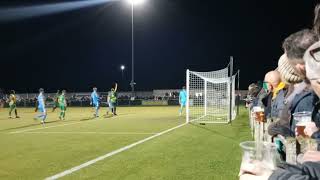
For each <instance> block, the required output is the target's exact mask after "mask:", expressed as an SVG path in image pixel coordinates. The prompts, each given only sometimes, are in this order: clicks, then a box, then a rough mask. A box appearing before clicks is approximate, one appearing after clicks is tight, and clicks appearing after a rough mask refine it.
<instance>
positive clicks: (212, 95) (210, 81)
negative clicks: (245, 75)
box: [187, 68, 236, 123]
mask: <svg viewBox="0 0 320 180" xmlns="http://www.w3.org/2000/svg"><path fill="white" fill-rule="evenodd" d="M230 83H232V87H231V86H230V85H231V84H230ZM230 88H232V89H231V91H232V107H231V108H232V113H231V118H230V103H231V100H230ZM234 91H235V76H233V78H232V80H231V78H230V77H228V68H225V69H222V70H219V71H211V72H195V71H187V94H188V101H187V102H188V103H187V122H189V121H199V122H207V123H228V122H229V121H230V119H235V116H236V113H235V97H234Z"/></svg>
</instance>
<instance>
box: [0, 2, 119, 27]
mask: <svg viewBox="0 0 320 180" xmlns="http://www.w3.org/2000/svg"><path fill="white" fill-rule="evenodd" d="M114 1H118V0H77V1H71V2H59V3H48V4H41V5H31V6H21V7H12V8H2V7H0V22H1V21H15V20H21V19H28V18H33V17H39V16H45V15H51V14H58V13H63V12H67V11H72V10H77V9H81V8H86V7H91V6H97V5H101V4H106V3H110V2H114Z"/></svg>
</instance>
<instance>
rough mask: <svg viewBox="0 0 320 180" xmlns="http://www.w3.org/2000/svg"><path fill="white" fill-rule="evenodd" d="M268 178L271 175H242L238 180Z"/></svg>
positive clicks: (264, 179)
mask: <svg viewBox="0 0 320 180" xmlns="http://www.w3.org/2000/svg"><path fill="white" fill-rule="evenodd" d="M270 176H271V173H270V174H264V175H261V176H257V175H253V174H243V175H241V176H240V178H239V180H268V179H269V177H270Z"/></svg>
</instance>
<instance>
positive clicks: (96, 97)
mask: <svg viewBox="0 0 320 180" xmlns="http://www.w3.org/2000/svg"><path fill="white" fill-rule="evenodd" d="M91 100H92V103H93V104H94V105H95V106H98V105H99V95H98V93H97V92H96V91H93V92H92V93H91Z"/></svg>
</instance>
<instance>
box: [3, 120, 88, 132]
mask: <svg viewBox="0 0 320 180" xmlns="http://www.w3.org/2000/svg"><path fill="white" fill-rule="evenodd" d="M79 123H84V122H75V123H65V124H60V125H56V126H45V127H41V128H34V129H25V130H21V131H13V132H9V134H18V133H24V132H28V131H35V130H40V129H49V128H54V127H61V126H68V125H73V124H79ZM39 125H40V124H39Z"/></svg>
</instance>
